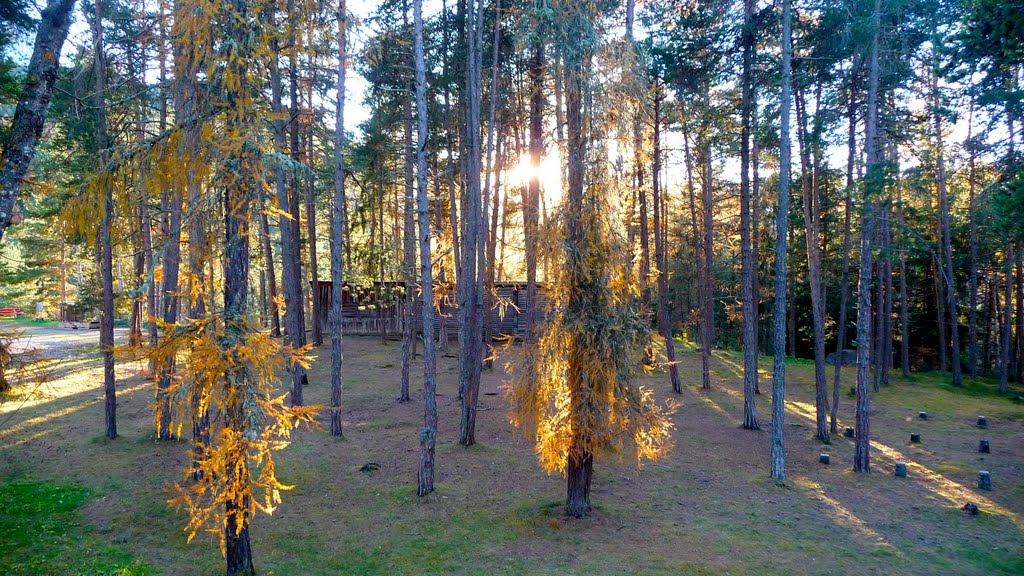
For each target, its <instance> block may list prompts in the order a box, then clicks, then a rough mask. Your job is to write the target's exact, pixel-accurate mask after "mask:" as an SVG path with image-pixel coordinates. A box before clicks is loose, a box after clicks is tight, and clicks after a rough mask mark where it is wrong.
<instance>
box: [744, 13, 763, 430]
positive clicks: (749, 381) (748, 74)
mask: <svg viewBox="0 0 1024 576" xmlns="http://www.w3.org/2000/svg"><path fill="white" fill-rule="evenodd" d="M740 38H741V44H742V45H743V73H742V79H741V84H742V87H741V89H742V104H741V108H742V114H741V116H742V126H741V128H740V255H741V259H742V274H741V276H742V277H741V282H742V290H741V291H742V296H743V298H742V299H743V427H744V428H746V429H747V430H760V429H761V426H760V424H758V422H757V404H756V398H757V396H756V395H755V394H754V390H755V389H756V388H757V303H756V302H755V301H754V276H755V275H756V274H757V272H756V266H757V265H756V263H755V262H754V254H753V253H752V252H751V240H750V236H751V217H750V212H751V208H750V172H749V171H750V124H751V116H752V114H751V109H752V108H753V101H754V86H753V83H754V81H753V65H754V43H755V34H754V0H744V2H743V31H742V33H741V37H740Z"/></svg>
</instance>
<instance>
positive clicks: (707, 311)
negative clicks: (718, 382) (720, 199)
mask: <svg viewBox="0 0 1024 576" xmlns="http://www.w3.org/2000/svg"><path fill="white" fill-rule="evenodd" d="M700 156H701V165H702V167H703V168H702V170H703V172H704V174H703V182H702V188H703V196H704V198H703V202H702V204H703V208H704V243H703V244H704V246H703V247H704V285H703V286H702V288H703V292H702V294H701V318H700V334H701V339H700V340H701V344H700V350H701V367H702V369H703V374H702V386H703V387H704V389H705V390H708V389H710V388H711V343H712V342H713V341H714V336H715V332H714V329H715V324H714V323H715V301H714V295H715V272H714V270H715V268H714V254H715V251H714V239H715V234H714V222H715V218H714V212H713V209H714V205H713V204H714V199H713V179H714V173H713V171H712V166H711V142H710V141H705V142H702V143H701V148H700Z"/></svg>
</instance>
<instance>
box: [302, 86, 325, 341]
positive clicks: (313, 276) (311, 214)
mask: <svg viewBox="0 0 1024 576" xmlns="http://www.w3.org/2000/svg"><path fill="white" fill-rule="evenodd" d="M310 107H312V103H311V104H310ZM308 138H309V145H308V149H309V153H308V154H307V155H306V163H307V164H308V166H307V167H308V168H309V170H310V172H311V174H309V175H308V176H307V177H306V179H307V180H308V182H307V184H306V236H308V238H307V241H308V242H309V279H310V283H309V289H310V294H311V297H310V299H309V300H310V306H309V310H310V314H309V317H310V324H311V325H312V326H311V328H312V330H313V346H322V345H323V343H324V331H323V320H322V319H321V318H320V305H319V296H318V294H319V292H320V285H319V279H320V270H319V266H318V265H317V264H318V262H317V257H316V186H315V185H314V181H313V174H312V172H313V171H314V169H315V168H314V164H315V162H314V161H313V154H312V152H313V143H312V142H313V136H312V134H310V135H309V136H308Z"/></svg>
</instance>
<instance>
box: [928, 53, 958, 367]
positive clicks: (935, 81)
mask: <svg viewBox="0 0 1024 576" xmlns="http://www.w3.org/2000/svg"><path fill="white" fill-rule="evenodd" d="M935 58H936V62H935V70H933V72H932V98H933V102H932V121H933V122H934V126H935V155H936V156H935V161H936V173H935V184H936V186H937V187H938V189H939V218H940V224H941V227H942V231H941V234H942V259H943V262H942V277H943V279H944V281H945V284H946V306H947V307H948V313H949V324H950V332H949V334H950V343H951V344H952V346H953V350H952V354H951V362H952V368H953V385H954V386H961V385H963V375H962V374H961V371H960V320H959V318H960V314H959V311H958V308H959V305H958V303H957V296H956V283H955V282H954V280H955V279H954V277H953V275H954V273H955V271H954V270H953V243H952V239H951V238H950V236H951V235H952V229H951V227H950V224H949V195H948V193H947V191H946V161H945V153H944V150H943V139H942V138H943V134H942V118H941V117H940V115H939V76H938V56H937V55H936V56H935Z"/></svg>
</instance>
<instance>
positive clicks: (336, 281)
mask: <svg viewBox="0 0 1024 576" xmlns="http://www.w3.org/2000/svg"><path fill="white" fill-rule="evenodd" d="M413 1H414V2H416V5H417V7H418V6H419V2H420V0H413ZM336 16H337V20H338V84H337V93H338V95H337V100H336V103H335V115H334V117H335V120H334V199H333V200H334V201H333V203H332V204H331V312H330V330H331V406H330V407H331V424H330V432H331V436H341V435H342V428H341V384H342V382H341V368H342V363H343V362H344V355H343V354H342V350H341V344H342V342H341V337H342V334H341V321H342V317H341V316H342V287H343V286H344V285H345V266H344V264H345V261H344V238H345V73H346V70H345V67H346V66H347V64H348V60H347V58H348V47H347V42H348V14H347V12H346V7H345V0H338V13H337V15H336Z"/></svg>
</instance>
